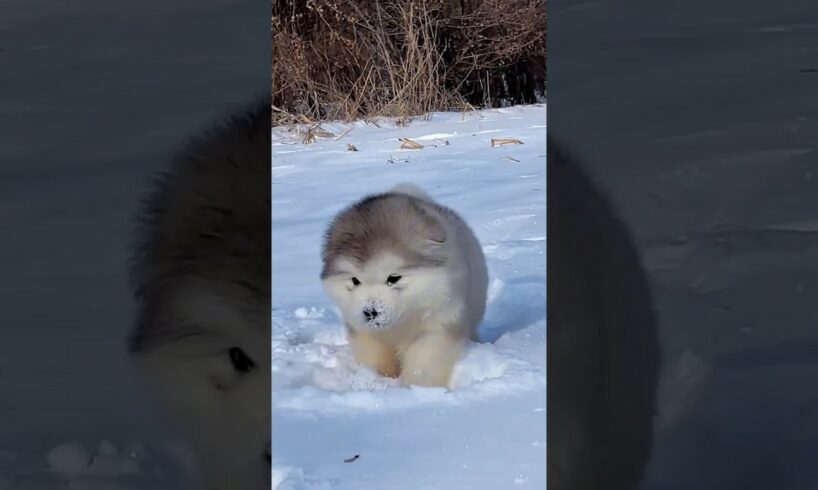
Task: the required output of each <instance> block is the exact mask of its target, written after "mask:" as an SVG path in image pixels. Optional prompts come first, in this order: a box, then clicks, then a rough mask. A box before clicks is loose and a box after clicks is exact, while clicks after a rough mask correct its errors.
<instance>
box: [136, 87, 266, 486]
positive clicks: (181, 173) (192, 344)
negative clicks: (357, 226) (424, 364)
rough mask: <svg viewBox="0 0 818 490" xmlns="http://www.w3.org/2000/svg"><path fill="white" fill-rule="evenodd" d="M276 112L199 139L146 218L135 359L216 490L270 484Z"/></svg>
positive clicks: (164, 181)
mask: <svg viewBox="0 0 818 490" xmlns="http://www.w3.org/2000/svg"><path fill="white" fill-rule="evenodd" d="M270 118H271V116H270V105H269V101H263V102H261V103H259V104H258V107H257V108H255V109H253V110H251V111H248V112H246V113H243V114H241V115H238V116H235V117H231V118H229V119H228V120H226V121H224V122H223V123H221V124H219V125H217V126H216V127H214V128H212V129H211V130H209V131H206V132H204V133H203V134H202V135H200V136H198V137H197V138H195V139H194V140H193V141H192V142H191V143H190V144H189V145H187V147H186V148H184V149H183V150H182V151H181V152H179V153H178V154H177V155H176V156H175V158H174V159H173V161H172V163H171V166H170V169H169V170H168V171H167V172H165V173H164V174H162V175H161V177H160V178H159V180H158V182H157V183H156V187H155V190H154V192H153V193H152V194H151V195H150V196H149V198H148V199H147V202H146V203H145V206H144V209H143V211H142V213H141V216H140V218H141V230H140V237H139V241H138V243H137V246H136V250H135V254H134V257H133V264H132V282H133V289H134V293H135V297H136V300H137V312H136V323H135V325H134V328H133V331H132V334H131V337H130V340H129V351H130V354H131V356H132V358H133V360H134V362H135V365H136V368H137V373H138V376H139V378H140V380H141V381H142V383H143V384H144V386H145V387H146V388H147V391H148V393H149V394H150V396H151V397H152V398H153V400H154V401H155V402H156V403H157V405H158V406H159V407H160V409H161V411H162V413H163V414H164V415H165V416H166V418H167V420H168V421H169V422H170V425H171V426H172V427H173V428H174V429H175V430H176V431H177V432H178V433H179V435H180V436H181V437H182V438H183V439H184V440H185V441H186V442H187V444H188V445H189V446H190V448H191V449H192V451H193V453H194V454H195V456H196V458H197V461H198V464H199V470H200V471H199V473H200V476H201V479H202V483H203V486H204V487H205V488H207V489H210V490H228V489H233V490H250V489H253V490H258V489H262V488H269V487H270V461H269V458H270V453H269V437H270V386H271V384H270V309H271V308H270V306H271V305H270V301H271V299H270V223H271V220H270V168H271V167H270V151H271V146H270V134H271V133H270Z"/></svg>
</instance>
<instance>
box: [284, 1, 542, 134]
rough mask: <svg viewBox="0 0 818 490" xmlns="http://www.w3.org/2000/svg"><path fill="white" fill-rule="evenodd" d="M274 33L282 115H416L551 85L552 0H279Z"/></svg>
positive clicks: (532, 93) (525, 94)
mask: <svg viewBox="0 0 818 490" xmlns="http://www.w3.org/2000/svg"><path fill="white" fill-rule="evenodd" d="M272 38H273V50H272V89H273V90H272V94H273V104H274V106H276V107H277V108H278V109H279V111H274V117H278V118H279V119H281V118H282V117H284V116H283V115H286V118H291V117H294V116H295V115H299V116H306V117H308V118H310V119H315V120H323V119H344V120H350V119H357V118H369V117H374V116H392V117H397V118H401V119H408V118H411V117H414V116H417V115H419V114H425V113H427V112H430V111H436V110H453V109H464V108H467V107H470V106H471V105H483V106H485V105H489V106H491V105H498V104H500V103H503V102H504V101H506V102H508V103H521V102H533V101H534V98H535V97H536V94H537V93H538V91H539V92H544V89H545V87H544V82H545V0H460V1H452V0H274V3H273V10H272ZM539 65H541V66H542V68H541V69H540V68H538V66H539ZM538 70H539V71H538ZM540 72H541V73H540ZM521 80H522V85H521V84H520V83H521V82H520V81H521ZM538 80H541V83H540V85H541V86H537V83H538ZM521 94H522V95H521Z"/></svg>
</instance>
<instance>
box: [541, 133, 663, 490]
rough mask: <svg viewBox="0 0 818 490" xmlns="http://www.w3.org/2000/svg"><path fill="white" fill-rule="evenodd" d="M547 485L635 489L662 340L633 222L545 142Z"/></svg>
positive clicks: (554, 489)
mask: <svg viewBox="0 0 818 490" xmlns="http://www.w3.org/2000/svg"><path fill="white" fill-rule="evenodd" d="M547 156H548V295H549V298H548V304H549V308H548V366H547V369H548V412H547V413H548V415H547V417H548V487H549V488H550V489H551V490H628V489H635V488H638V485H639V483H640V480H641V478H642V472H643V470H644V468H645V465H646V463H647V461H648V458H649V455H650V449H651V443H652V435H653V423H654V415H655V412H656V405H657V400H656V388H657V382H658V374H659V342H658V334H657V328H656V320H655V318H654V314H653V306H652V302H651V295H650V290H649V289H648V284H647V280H646V278H645V274H644V273H643V271H642V266H641V264H640V261H639V256H638V255H637V252H636V248H635V247H634V246H633V243H632V241H631V238H630V235H629V233H628V230H627V229H626V227H625V226H624V225H623V223H622V222H621V221H620V220H619V218H618V217H617V215H616V212H615V210H614V208H613V206H612V205H611V203H610V202H609V201H608V200H607V199H606V198H605V197H604V195H603V194H602V192H600V190H599V189H598V188H597V187H596V186H595V185H593V183H592V182H591V181H590V180H589V179H588V178H587V177H586V176H585V174H584V173H583V172H582V169H581V168H580V167H579V164H578V163H577V162H576V161H575V160H574V159H572V158H571V157H569V156H568V155H567V154H566V153H564V152H563V151H562V149H561V148H560V147H559V146H558V145H557V144H556V143H555V142H554V141H552V140H551V139H549V141H548V151H547Z"/></svg>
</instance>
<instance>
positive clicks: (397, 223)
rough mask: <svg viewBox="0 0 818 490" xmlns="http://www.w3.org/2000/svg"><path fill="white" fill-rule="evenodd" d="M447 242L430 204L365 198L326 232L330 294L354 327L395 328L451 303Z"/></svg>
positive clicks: (386, 196) (389, 197)
mask: <svg viewBox="0 0 818 490" xmlns="http://www.w3.org/2000/svg"><path fill="white" fill-rule="evenodd" d="M448 238H449V237H448V236H447V231H446V228H445V227H444V225H443V223H442V220H441V219H440V216H439V214H438V211H437V210H436V209H435V207H434V205H432V204H430V203H428V202H425V201H421V200H419V199H416V198H414V197H410V196H407V195H403V194H396V193H388V194H381V195H376V196H371V197H368V198H365V199H363V200H361V201H359V202H357V203H355V204H353V205H352V206H350V207H349V208H347V209H345V210H344V211H342V212H341V213H340V214H339V215H338V216H337V217H336V218H335V220H333V222H332V223H331V224H330V226H329V228H328V230H327V233H326V236H325V240H324V246H323V251H322V259H323V270H322V273H321V279H322V282H323V284H324V288H325V289H326V291H327V293H328V294H329V296H330V297H331V298H332V299H333V301H334V302H335V303H336V304H337V305H338V306H339V308H340V309H341V311H342V314H343V317H344V321H345V322H346V323H347V325H348V326H349V327H350V328H353V329H356V330H381V329H389V328H393V327H396V326H398V325H400V324H401V323H403V322H405V321H408V320H410V319H413V317H415V316H418V315H422V314H423V312H425V311H429V310H432V309H434V308H435V307H436V306H437V305H439V304H441V303H445V301H446V298H447V297H448V296H449V293H448V291H449V283H448V278H447V274H446V265H447V253H448V250H447V245H448Z"/></svg>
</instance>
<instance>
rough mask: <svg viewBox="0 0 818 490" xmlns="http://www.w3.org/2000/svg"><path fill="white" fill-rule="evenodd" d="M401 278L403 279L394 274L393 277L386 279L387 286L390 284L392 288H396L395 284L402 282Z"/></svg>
mask: <svg viewBox="0 0 818 490" xmlns="http://www.w3.org/2000/svg"><path fill="white" fill-rule="evenodd" d="M400 278H401V276H399V275H397V274H392V275H391V276H389V277H387V278H386V284H389V285H390V286H394V285H395V284H397V283H398V281H400Z"/></svg>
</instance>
